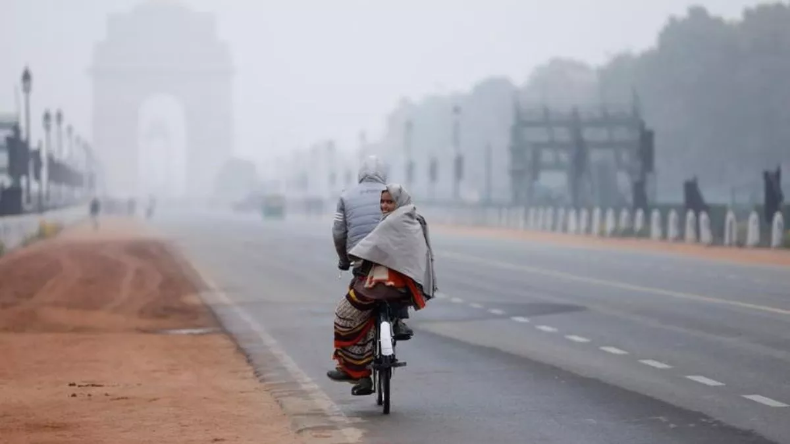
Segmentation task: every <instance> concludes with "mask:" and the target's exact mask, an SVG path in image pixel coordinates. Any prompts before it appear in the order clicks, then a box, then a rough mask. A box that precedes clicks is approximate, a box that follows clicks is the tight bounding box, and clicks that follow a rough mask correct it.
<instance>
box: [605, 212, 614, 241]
mask: <svg viewBox="0 0 790 444" xmlns="http://www.w3.org/2000/svg"><path fill="white" fill-rule="evenodd" d="M616 224H617V221H616V220H615V217H614V209H612V208H609V209H608V210H606V227H605V230H606V232H605V233H606V237H612V233H614V230H615V229H616V228H617V225H616Z"/></svg>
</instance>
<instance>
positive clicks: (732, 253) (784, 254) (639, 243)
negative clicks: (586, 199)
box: [437, 225, 790, 267]
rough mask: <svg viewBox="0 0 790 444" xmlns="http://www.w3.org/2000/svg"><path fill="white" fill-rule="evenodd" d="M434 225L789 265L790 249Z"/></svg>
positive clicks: (505, 235) (595, 245) (515, 236)
mask: <svg viewBox="0 0 790 444" xmlns="http://www.w3.org/2000/svg"><path fill="white" fill-rule="evenodd" d="M437 228H438V229H440V230H445V231H451V232H455V233H469V234H475V235H484V236H493V237H499V238H509V239H525V240H533V241H537V242H551V243H559V244H566V245H576V246H584V247H591V248H615V249H617V248H620V249H632V250H653V251H657V252H664V253H672V254H681V255H687V256H696V257H700V258H704V259H713V260H720V261H727V262H738V263H751V264H762V265H779V266H786V267H790V250H769V249H763V248H759V249H758V248H735V247H721V246H704V245H692V244H686V243H683V242H658V241H653V240H649V239H619V238H600V237H593V236H573V235H569V234H562V233H548V232H541V231H524V230H514V229H507V228H485V227H463V226H457V225H438V226H437Z"/></svg>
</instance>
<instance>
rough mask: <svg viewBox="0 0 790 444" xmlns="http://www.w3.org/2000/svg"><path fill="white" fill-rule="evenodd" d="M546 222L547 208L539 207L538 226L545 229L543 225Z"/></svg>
mask: <svg viewBox="0 0 790 444" xmlns="http://www.w3.org/2000/svg"><path fill="white" fill-rule="evenodd" d="M545 223H546V209H545V208H543V207H540V208H538V218H537V228H538V230H541V231H542V230H543V225H544V224H545Z"/></svg>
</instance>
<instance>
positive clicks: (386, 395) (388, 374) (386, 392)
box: [379, 368, 392, 415]
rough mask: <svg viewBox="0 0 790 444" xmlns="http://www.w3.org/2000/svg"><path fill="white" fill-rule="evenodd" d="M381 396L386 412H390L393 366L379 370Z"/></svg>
mask: <svg viewBox="0 0 790 444" xmlns="http://www.w3.org/2000/svg"><path fill="white" fill-rule="evenodd" d="M379 378H380V379H379V385H380V387H381V390H380V391H379V393H380V396H381V397H382V398H383V399H382V401H383V404H382V405H383V409H384V414H385V415H389V414H390V380H391V379H392V368H385V369H382V370H381V372H379Z"/></svg>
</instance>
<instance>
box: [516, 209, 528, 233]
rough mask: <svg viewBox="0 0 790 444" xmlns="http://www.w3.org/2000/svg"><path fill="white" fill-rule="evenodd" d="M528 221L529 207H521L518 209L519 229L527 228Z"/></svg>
mask: <svg viewBox="0 0 790 444" xmlns="http://www.w3.org/2000/svg"><path fill="white" fill-rule="evenodd" d="M526 223H527V209H526V208H524V207H519V209H518V229H519V230H523V229H524V228H526Z"/></svg>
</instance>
